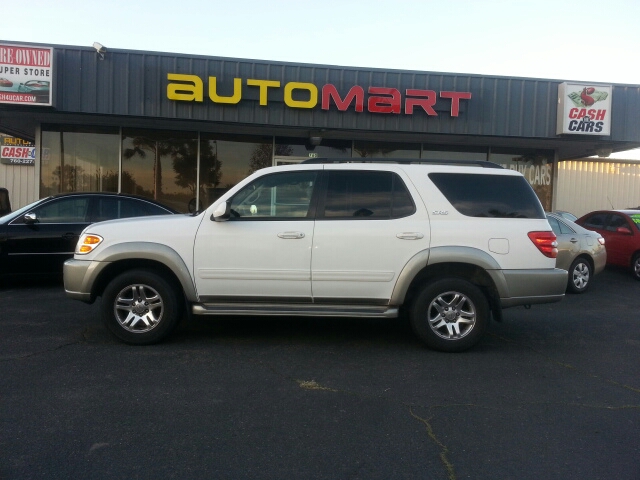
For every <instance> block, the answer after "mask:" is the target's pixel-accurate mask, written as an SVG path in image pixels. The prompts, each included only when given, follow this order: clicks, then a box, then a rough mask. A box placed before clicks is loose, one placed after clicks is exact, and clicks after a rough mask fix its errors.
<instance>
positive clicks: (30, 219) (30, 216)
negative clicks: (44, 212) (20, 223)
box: [22, 212, 38, 225]
mask: <svg viewBox="0 0 640 480" xmlns="http://www.w3.org/2000/svg"><path fill="white" fill-rule="evenodd" d="M22 218H23V219H24V223H26V224H27V225H31V224H33V223H37V222H38V217H37V216H36V214H35V213H34V212H29V213H25V215H24V217H22Z"/></svg>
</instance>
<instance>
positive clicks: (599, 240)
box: [598, 237, 604, 245]
mask: <svg viewBox="0 0 640 480" xmlns="http://www.w3.org/2000/svg"><path fill="white" fill-rule="evenodd" d="M598 243H599V244H600V245H604V238H602V237H598Z"/></svg>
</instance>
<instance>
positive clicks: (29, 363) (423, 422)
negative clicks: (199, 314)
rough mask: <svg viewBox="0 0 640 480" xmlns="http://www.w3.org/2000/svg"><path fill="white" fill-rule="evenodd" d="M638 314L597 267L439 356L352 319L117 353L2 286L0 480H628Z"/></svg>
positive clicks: (632, 287)
mask: <svg viewBox="0 0 640 480" xmlns="http://www.w3.org/2000/svg"><path fill="white" fill-rule="evenodd" d="M639 299H640V282H637V281H635V280H633V279H632V278H631V276H630V275H629V274H628V273H627V272H624V271H621V270H610V269H607V270H605V272H603V273H602V274H601V275H599V276H597V277H596V278H595V279H594V283H593V285H592V286H591V290H590V291H589V292H587V293H585V294H583V295H569V296H567V297H566V298H565V300H563V302H561V303H558V304H551V305H538V306H534V307H533V308H532V309H531V310H525V309H523V308H517V309H511V310H506V311H505V319H504V320H505V321H504V322H503V323H493V324H492V325H491V326H490V328H489V333H488V335H487V336H486V337H485V338H484V340H483V341H481V343H480V344H479V345H478V346H477V347H476V348H474V349H472V350H470V351H468V352H465V353H462V354H445V353H439V352H435V351H430V350H428V349H426V348H424V347H423V346H422V345H421V344H420V343H419V342H418V341H417V340H416V339H415V337H414V336H413V334H412V332H411V330H410V328H409V326H408V325H407V323H406V322H402V321H390V320H380V321H371V320H357V319H280V318H248V317H242V318H233V317H228V318H221V319H211V318H204V319H202V318H195V319H191V320H187V321H185V322H184V323H183V324H182V325H181V327H180V329H179V331H178V332H177V333H176V334H175V335H174V336H173V337H172V338H171V339H170V340H169V341H167V342H165V343H163V344H160V345H155V346H150V347H131V346H127V345H124V344H122V343H119V342H118V341H117V340H115V339H114V338H113V337H111V335H110V334H109V333H108V332H107V331H106V329H105V328H104V327H103V326H102V324H101V322H100V319H99V316H98V308H97V307H98V305H97V304H94V305H85V304H82V303H79V302H75V301H71V300H68V299H67V298H66V297H65V296H64V293H63V291H62V287H61V286H60V285H58V284H56V283H45V284H39V285H35V286H33V285H31V286H30V285H23V286H12V287H4V288H2V289H1V290H0V329H1V332H2V334H1V335H0V369H1V371H2V375H0V407H1V408H0V425H1V428H0V478H2V479H29V478H61V479H62V478H64V479H71V478H81V479H92V478H109V479H116V478H127V479H133V478H179V479H186V478H224V479H242V478H247V479H334V478H335V479H343V478H345V479H346V478H348V479H396V478H398V479H399V478H411V479H414V478H424V479H443V480H447V479H449V480H453V479H467V478H469V479H537V480H539V479H618V480H621V479H638V478H640V373H638V371H639V370H638V369H639V366H640V309H639V308H638V302H639Z"/></svg>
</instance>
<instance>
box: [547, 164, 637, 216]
mask: <svg viewBox="0 0 640 480" xmlns="http://www.w3.org/2000/svg"><path fill="white" fill-rule="evenodd" d="M638 206H640V162H638V163H633V162H624V161H623V162H613V161H598V160H595V161H594V160H571V161H564V162H560V163H559V164H558V183H557V184H556V207H555V208H556V209H557V210H566V211H568V212H571V213H573V214H574V215H577V216H578V217H580V216H582V215H584V214H585V213H589V212H591V211H593V210H599V209H610V208H629V207H638Z"/></svg>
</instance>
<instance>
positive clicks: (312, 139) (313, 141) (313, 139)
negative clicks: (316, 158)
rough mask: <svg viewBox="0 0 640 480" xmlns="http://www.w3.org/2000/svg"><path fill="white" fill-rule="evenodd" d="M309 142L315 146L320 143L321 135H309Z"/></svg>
mask: <svg viewBox="0 0 640 480" xmlns="http://www.w3.org/2000/svg"><path fill="white" fill-rule="evenodd" d="M309 143H310V144H311V145H313V146H314V147H317V146H318V145H320V144H321V143H322V137H315V136H314V137H309Z"/></svg>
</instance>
